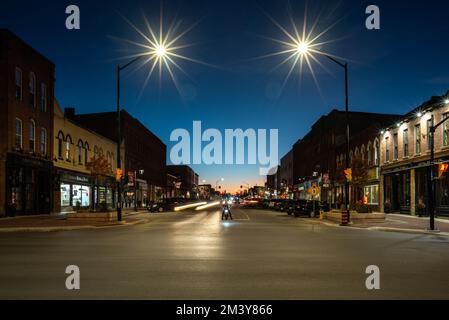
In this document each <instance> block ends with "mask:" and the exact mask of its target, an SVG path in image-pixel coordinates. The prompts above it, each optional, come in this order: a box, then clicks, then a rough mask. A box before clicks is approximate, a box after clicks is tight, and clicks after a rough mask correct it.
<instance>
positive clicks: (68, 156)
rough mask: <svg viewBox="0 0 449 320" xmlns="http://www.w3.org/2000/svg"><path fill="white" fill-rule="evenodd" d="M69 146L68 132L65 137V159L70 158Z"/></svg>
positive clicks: (70, 143) (69, 137) (70, 140)
mask: <svg viewBox="0 0 449 320" xmlns="http://www.w3.org/2000/svg"><path fill="white" fill-rule="evenodd" d="M71 147H72V137H71V136H70V135H69V134H68V135H67V137H66V138H65V159H66V160H67V161H70V160H71V154H72V153H71Z"/></svg>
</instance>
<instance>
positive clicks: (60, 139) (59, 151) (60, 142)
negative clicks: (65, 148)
mask: <svg viewBox="0 0 449 320" xmlns="http://www.w3.org/2000/svg"><path fill="white" fill-rule="evenodd" d="M63 141H64V134H63V133H62V132H61V131H59V133H58V158H59V159H62V143H63Z"/></svg>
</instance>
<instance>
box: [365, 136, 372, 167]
mask: <svg viewBox="0 0 449 320" xmlns="http://www.w3.org/2000/svg"><path fill="white" fill-rule="evenodd" d="M366 153H367V158H368V165H369V166H370V165H371V164H372V153H371V141H370V142H369V143H368V147H366Z"/></svg>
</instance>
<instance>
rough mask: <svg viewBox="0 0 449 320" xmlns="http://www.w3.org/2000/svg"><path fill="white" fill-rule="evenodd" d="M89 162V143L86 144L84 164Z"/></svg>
mask: <svg viewBox="0 0 449 320" xmlns="http://www.w3.org/2000/svg"><path fill="white" fill-rule="evenodd" d="M87 162H89V144H88V143H87V141H86V142H85V143H84V163H87Z"/></svg>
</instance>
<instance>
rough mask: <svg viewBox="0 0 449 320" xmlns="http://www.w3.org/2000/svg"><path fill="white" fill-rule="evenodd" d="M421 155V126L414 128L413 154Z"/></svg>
mask: <svg viewBox="0 0 449 320" xmlns="http://www.w3.org/2000/svg"><path fill="white" fill-rule="evenodd" d="M420 153H421V125H420V124H417V125H416V126H415V154H420Z"/></svg>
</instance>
